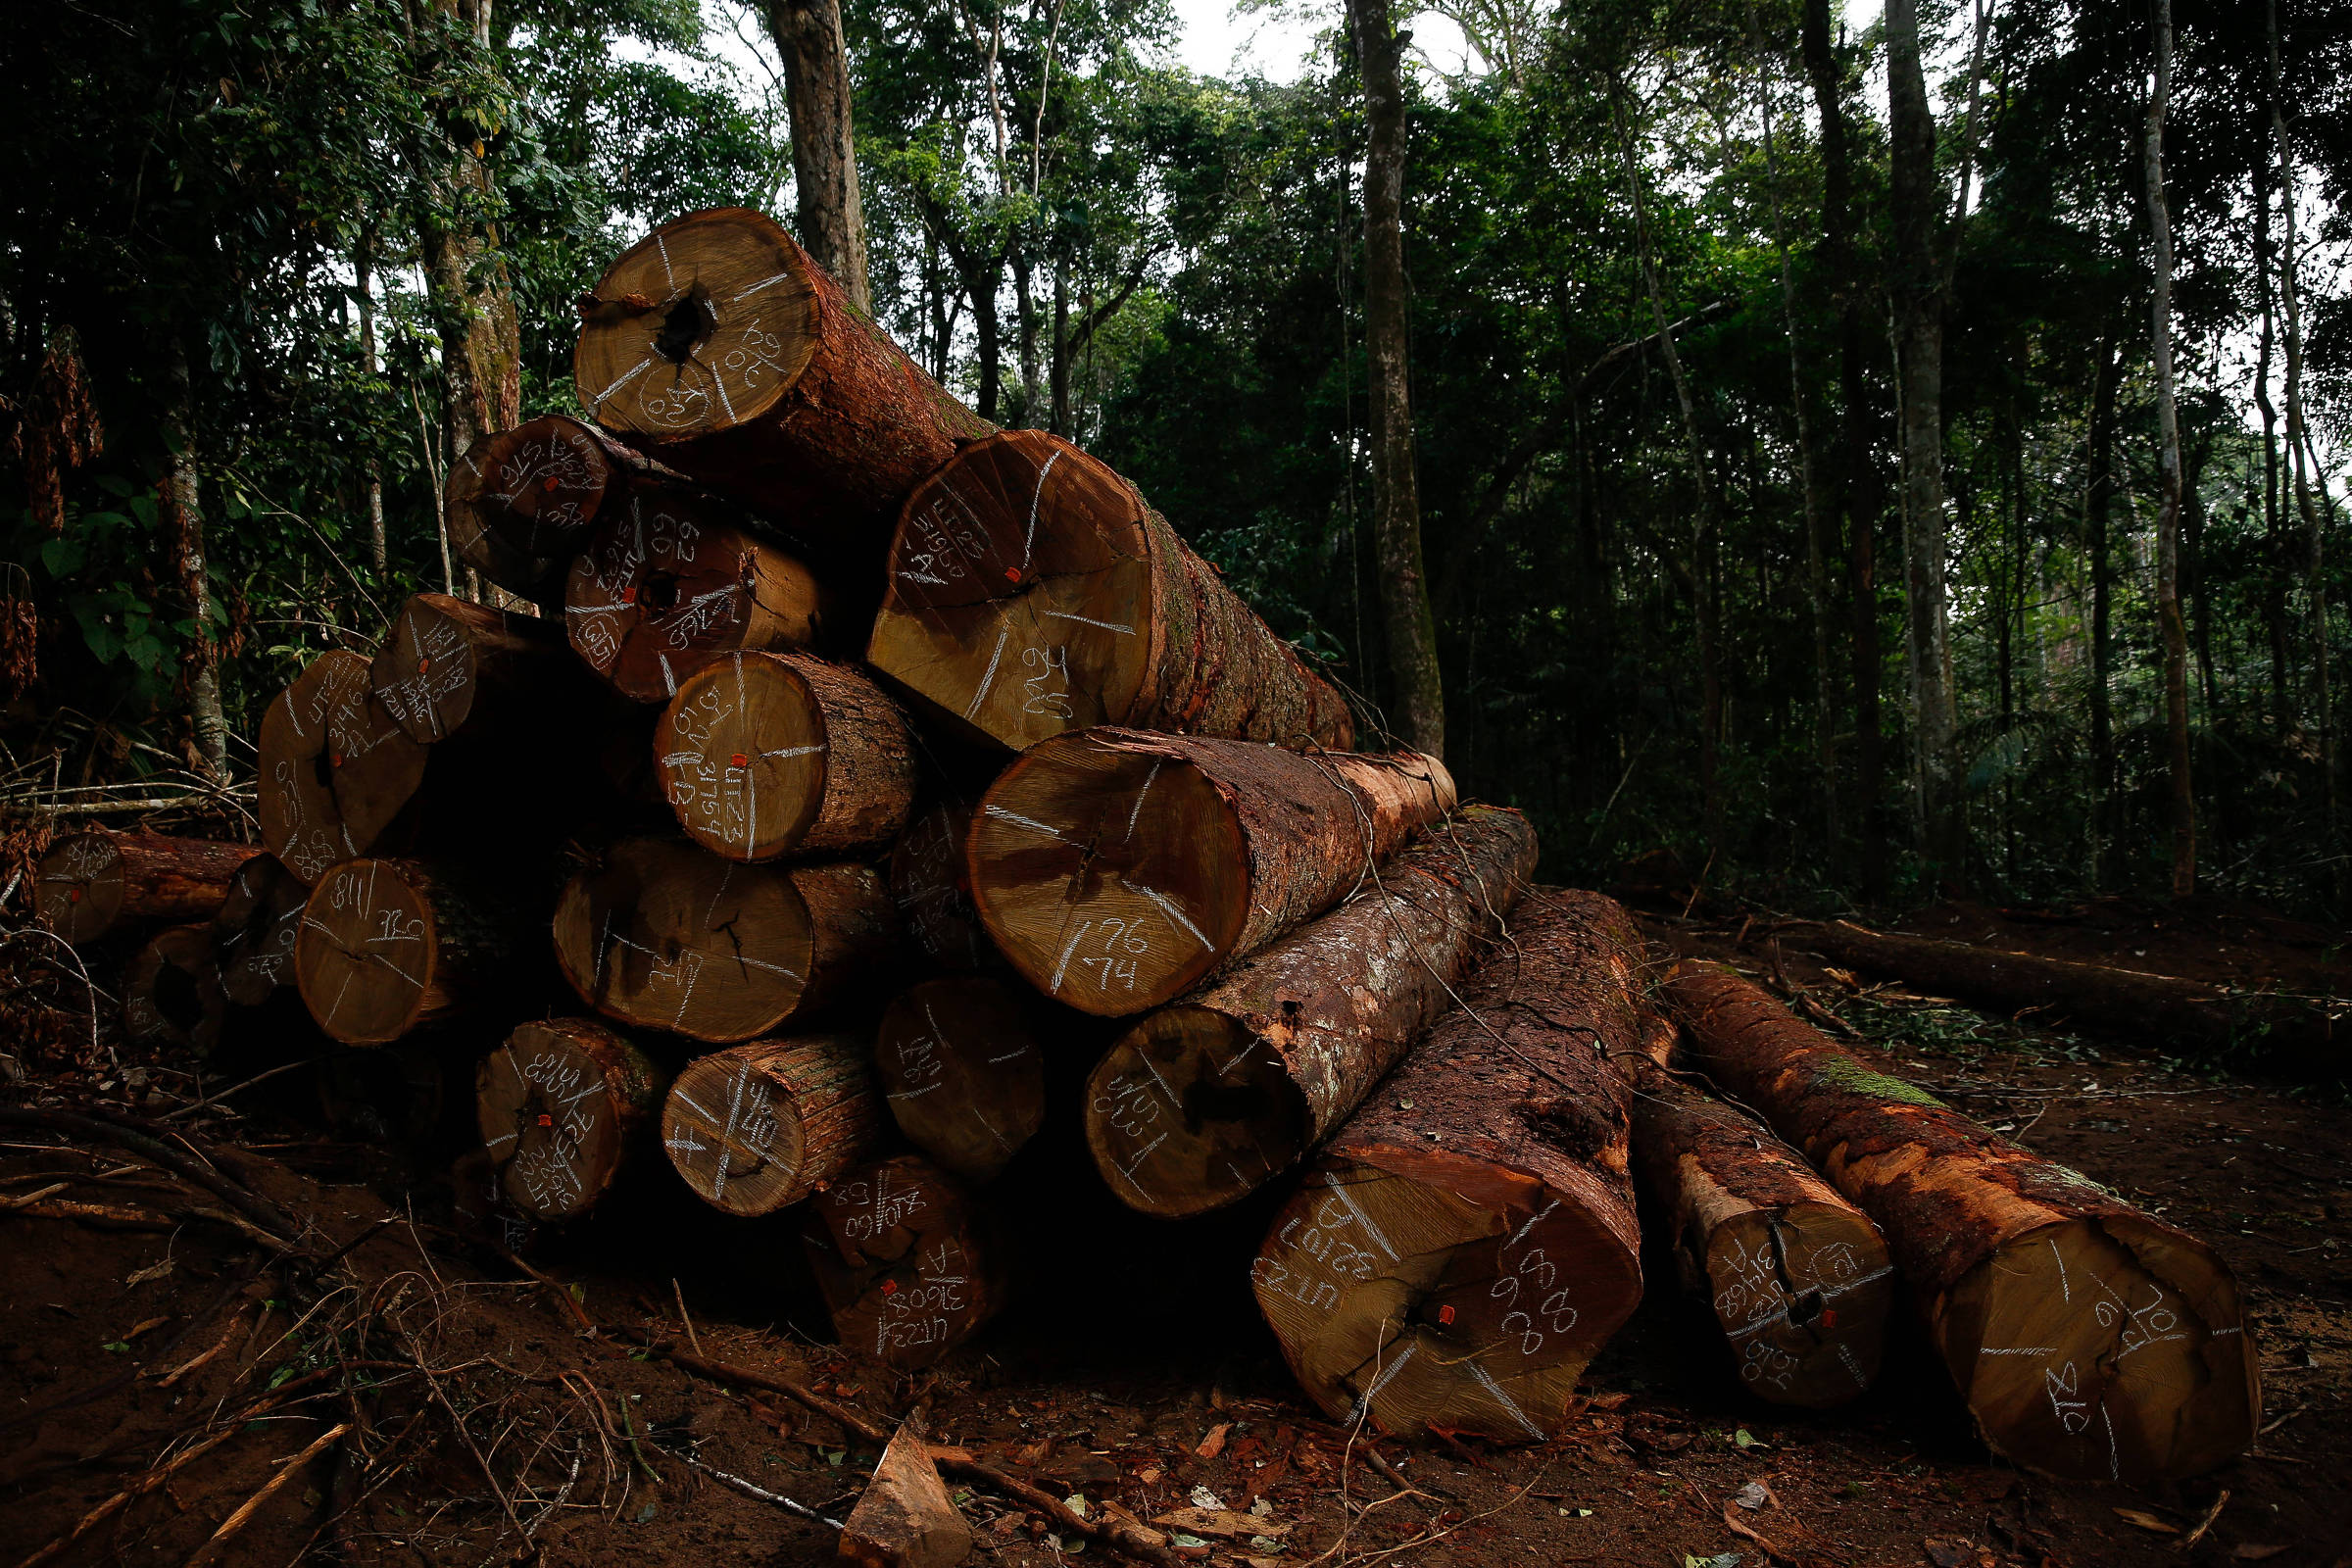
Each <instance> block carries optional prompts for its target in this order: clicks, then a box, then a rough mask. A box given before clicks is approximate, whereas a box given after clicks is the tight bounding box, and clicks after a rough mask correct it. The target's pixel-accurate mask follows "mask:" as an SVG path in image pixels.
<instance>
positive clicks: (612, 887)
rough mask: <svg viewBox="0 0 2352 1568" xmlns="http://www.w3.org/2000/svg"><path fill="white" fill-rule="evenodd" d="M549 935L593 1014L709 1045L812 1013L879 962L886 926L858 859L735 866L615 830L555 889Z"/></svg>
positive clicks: (889, 939)
mask: <svg viewBox="0 0 2352 1568" xmlns="http://www.w3.org/2000/svg"><path fill="white" fill-rule="evenodd" d="M555 941H556V957H557V960H558V961H559V962H560V963H561V964H562V965H563V967H564V978H566V979H567V980H569V981H570V982H571V985H572V989H573V990H575V991H577V992H578V993H579V994H580V998H581V1000H582V1001H584V1002H586V1003H587V1004H588V1005H590V1006H592V1007H594V1008H596V1010H597V1011H599V1012H601V1013H604V1014H605V1015H606V1016H608V1017H612V1018H617V1019H619V1020H620V1021H621V1022H622V1023H626V1024H633V1025H635V1026H637V1027H638V1028H641V1029H664V1030H667V1031H669V1032H670V1033H672V1034H681V1035H685V1036H687V1037H688V1038H689V1039H693V1040H705V1041H711V1042H713V1043H717V1042H725V1041H736V1040H750V1039H753V1038H754V1037H756V1036H760V1035H766V1034H773V1033H774V1032H775V1031H776V1030H778V1029H779V1028H781V1027H782V1026H783V1025H784V1023H785V1022H786V1020H788V1019H799V1018H806V1017H809V1016H812V1015H814V1014H815V1013H817V1012H818V1011H820V1010H821V1009H822V1008H823V1007H824V1006H825V1005H827V1003H828V1002H830V1001H832V1000H833V999H834V998H835V997H837V996H840V995H842V994H844V992H845V991H846V990H848V989H851V988H854V987H855V986H856V984H857V982H858V981H860V980H862V979H866V978H869V977H870V976H872V975H873V974H874V973H875V972H876V971H877V970H879V969H880V968H881V967H882V966H884V965H886V964H887V963H888V961H889V959H890V956H891V955H892V953H893V952H894V951H895V947H896V943H897V921H896V920H895V919H894V918H893V915H892V911H891V907H890V895H889V893H888V892H887V891H886V890H885V889H884V888H883V886H882V879H881V878H880V877H879V876H877V875H876V874H875V873H874V872H873V870H872V869H871V868H870V867H867V866H863V865H857V864H839V865H796V866H779V865H744V864H742V863H740V862H738V861H733V860H722V859H720V858H718V857H716V856H714V855H711V854H710V853H708V852H706V851H704V850H700V849H697V848H695V847H694V846H693V845H691V844H680V843H675V842H672V841H669V840H665V839H624V840H622V841H621V842H620V843H618V844H615V845H614V846H613V848H612V849H610V850H609V851H607V852H606V853H605V856H604V858H603V860H602V862H601V863H600V864H598V865H596V866H593V867H591V868H589V869H587V870H584V871H582V872H580V873H579V874H578V875H577V876H574V877H573V878H572V879H571V881H570V882H569V883H568V884H567V885H566V886H565V887H564V893H563V896H562V898H560V899H559V900H558V901H557V904H556V918H555Z"/></svg>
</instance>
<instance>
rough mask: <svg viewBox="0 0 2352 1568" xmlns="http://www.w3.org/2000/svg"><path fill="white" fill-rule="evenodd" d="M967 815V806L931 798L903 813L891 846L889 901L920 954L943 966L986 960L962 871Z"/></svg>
mask: <svg viewBox="0 0 2352 1568" xmlns="http://www.w3.org/2000/svg"><path fill="white" fill-rule="evenodd" d="M971 819H972V813H971V811H970V810H969V809H967V808H964V807H962V806H958V805H956V804H955V803H953V802H950V801H936V802H933V803H932V804H931V805H929V806H927V807H924V808H923V809H920V810H918V811H916V812H915V813H914V814H913V816H911V817H910V818H908V820H907V826H906V827H905V828H904V829H903V830H902V831H901V832H900V834H899V836H898V839H897V840H896V841H895V842H894V843H893V844H892V845H891V850H890V896H891V901H892V902H893V903H894V904H896V905H897V906H898V907H899V915H900V918H901V919H903V920H904V921H905V922H906V925H907V932H908V934H909V935H911V936H912V937H913V938H914V942H915V945H916V946H917V947H919V948H920V949H921V950H922V952H923V956H925V957H927V958H929V959H931V961H933V962H934V963H937V964H939V965H940V966H941V967H942V968H948V969H977V968H980V967H982V966H983V965H984V964H986V963H987V962H988V961H989V954H990V948H989V943H988V939H987V938H986V937H985V936H983V935H982V933H981V927H980V914H979V911H978V910H976V909H975V908H973V907H972V901H971V895H970V893H969V891H968V888H967V884H966V879H965V874H964V835H965V833H966V832H967V831H968V830H969V828H970V826H971Z"/></svg>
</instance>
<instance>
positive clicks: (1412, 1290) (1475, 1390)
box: [1250, 1151, 1642, 1443]
mask: <svg viewBox="0 0 2352 1568" xmlns="http://www.w3.org/2000/svg"><path fill="white" fill-rule="evenodd" d="M1395 1163H1396V1164H1397V1167H1398V1168H1397V1169H1387V1168H1382V1167H1380V1166H1375V1165H1371V1164H1365V1163H1361V1162H1358V1161H1353V1160H1348V1161H1338V1162H1332V1163H1328V1164H1326V1165H1323V1166H1321V1167H1318V1169H1317V1170H1316V1171H1315V1172H1314V1173H1313V1174H1312V1175H1310V1176H1309V1177H1308V1179H1307V1181H1306V1182H1305V1184H1304V1185H1302V1186H1301V1187H1300V1188H1299V1191H1298V1193H1297V1194H1296V1195H1294V1196H1293V1197H1292V1199H1291V1200H1290V1201H1289V1202H1288V1203H1286V1204H1285V1205H1284V1206H1283V1208H1282V1210H1281V1211H1280V1212H1279V1213H1278V1214H1276V1215H1275V1218H1274V1222H1273V1225H1272V1226H1271V1227H1270V1229H1269V1230H1268V1232H1267V1235H1266V1240H1265V1244H1264V1246H1263V1247H1261V1248H1260V1249H1259V1251H1258V1256H1257V1259H1256V1261H1255V1262H1254V1263H1253V1264H1252V1265H1251V1268H1250V1279H1251V1283H1252V1284H1253V1286H1254V1288H1255V1290H1256V1293H1257V1303H1258V1307H1259V1310H1261V1311H1262V1312H1263V1313H1264V1314H1265V1317H1266V1321H1267V1323H1268V1324H1269V1325H1271V1326H1272V1328H1273V1330H1274V1334H1275V1337H1276V1338H1277V1339H1278V1340H1279V1341H1281V1343H1282V1348H1283V1354H1284V1356H1285V1357H1286V1358H1287V1359H1288V1360H1289V1361H1290V1364H1291V1370H1292V1371H1293V1372H1294V1373H1295V1374H1296V1375H1297V1376H1298V1378H1299V1383H1300V1384H1301V1386H1303V1387H1304V1388H1305V1390H1306V1392H1307V1393H1308V1394H1309V1395H1310V1396H1312V1397H1313V1398H1314V1399H1315V1401H1316V1403H1318V1404H1319V1405H1321V1406H1322V1407H1323V1409H1324V1411H1325V1413H1327V1414H1328V1415H1330V1416H1331V1418H1332V1419H1333V1420H1335V1421H1341V1422H1349V1421H1352V1420H1354V1419H1355V1418H1356V1416H1357V1415H1358V1413H1359V1412H1364V1411H1367V1410H1368V1413H1369V1416H1370V1419H1371V1420H1372V1422H1373V1423H1374V1424H1375V1425H1376V1426H1378V1427H1379V1428H1380V1429H1381V1430H1382V1431H1385V1432H1395V1433H1419V1432H1423V1431H1426V1430H1427V1429H1429V1428H1430V1427H1433V1426H1434V1427H1437V1428H1440V1429H1442V1430H1444V1431H1448V1432H1475V1433H1479V1434H1482V1435H1484V1436H1487V1437H1491V1438H1495V1439H1497V1440H1500V1441H1505V1442H1520V1443H1531V1442H1542V1441H1544V1439H1546V1438H1549V1437H1552V1436H1555V1435H1556V1434H1557V1433H1558V1432H1559V1430H1560V1426H1561V1423H1562V1421H1563V1420H1564V1419H1565V1418H1566V1415H1567V1409H1568V1404H1569V1400H1570V1399H1571V1398H1572V1397H1573V1396H1574V1395H1575V1392H1576V1382H1577V1379H1578V1378H1579V1377H1580V1376H1581V1375H1582V1374H1583V1372H1584V1369H1585V1364H1586V1363H1587V1362H1588V1361H1590V1360H1591V1359H1592V1358H1593V1353H1594V1352H1595V1351H1597V1350H1598V1349H1599V1348H1600V1347H1601V1346H1602V1345H1603V1344H1605V1343H1607V1341H1608V1339H1609V1337H1610V1336H1611V1335H1612V1334H1614V1333H1615V1332H1616V1331H1617V1329H1618V1327H1619V1326H1620V1325H1622V1324H1623V1323H1624V1321H1625V1320H1626V1318H1627V1317H1629V1316H1630V1315H1632V1312H1633V1310H1634V1307H1635V1306H1636V1305H1637V1304H1638V1303H1639V1302H1640V1300H1641V1298H1642V1278H1641V1271H1640V1266H1639V1263H1638V1262H1637V1261H1636V1260H1635V1258H1634V1257H1633V1255H1632V1253H1631V1252H1630V1251H1629V1250H1628V1249H1627V1248H1626V1246H1625V1244H1624V1242H1623V1240H1622V1239H1621V1238H1620V1237H1619V1236H1618V1235H1617V1234H1616V1233H1615V1232H1614V1231H1613V1230H1611V1229H1610V1228H1609V1227H1608V1226H1607V1225H1606V1224H1604V1223H1602V1222H1601V1221H1600V1220H1599V1219H1597V1218H1596V1217H1595V1216H1594V1215H1593V1213H1592V1212H1591V1211H1590V1210H1589V1209H1587V1208H1586V1207H1585V1206H1584V1205H1582V1204H1580V1203H1578V1202H1576V1201H1572V1200H1566V1199H1563V1198H1562V1197H1561V1196H1560V1195H1557V1194H1553V1193H1550V1192H1548V1191H1546V1190H1544V1189H1543V1188H1541V1187H1539V1186H1537V1185H1536V1184H1534V1183H1519V1184H1515V1185H1514V1189H1513V1191H1511V1192H1510V1193H1508V1194H1504V1193H1499V1192H1495V1191H1494V1189H1495V1187H1496V1185H1497V1184H1496V1182H1495V1173H1494V1172H1493V1171H1492V1170H1491V1169H1488V1168H1485V1167H1482V1166H1480V1165H1479V1164H1478V1163H1477V1162H1476V1161H1472V1160H1455V1161H1449V1160H1447V1159H1446V1157H1445V1156H1443V1155H1437V1154H1422V1153H1419V1152H1412V1151H1400V1152H1399V1157H1398V1159H1397V1161H1396V1162H1395ZM1469 1194H1479V1195H1481V1196H1482V1197H1488V1196H1490V1195H1491V1199H1490V1201H1478V1199H1476V1198H1473V1197H1471V1196H1466V1195H1469Z"/></svg>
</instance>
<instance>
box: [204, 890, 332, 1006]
mask: <svg viewBox="0 0 2352 1568" xmlns="http://www.w3.org/2000/svg"><path fill="white" fill-rule="evenodd" d="M310 896H311V890H310V889H309V888H307V887H304V886H303V885H302V883H301V882H300V881H299V880H298V879H297V878H296V877H295V875H294V873H293V872H291V871H289V870H287V869H286V868H285V865H284V864H283V863H282V862H281V861H280V860H279V859H278V858H277V857H276V856H274V855H257V856H254V857H253V858H251V859H249V860H247V861H246V862H245V863H244V864H243V865H241V866H239V867H237V874H236V875H235V876H233V877H231V878H229V882H228V897H227V898H226V899H224V900H222V901H221V912H220V913H219V914H218V915H216V916H215V917H214V928H215V930H216V931H218V933H219V934H220V949H221V990H223V991H225V992H226V993H227V994H228V1000H229V1001H231V1002H233V1003H235V1004H237V1005H239V1006H244V1007H258V1006H260V1005H262V1004H263V1003H265V1002H268V1001H269V1000H270V993H271V992H272V991H275V990H276V989H277V988H278V987H279V986H283V985H291V984H293V982H294V943H295V940H296V939H297V938H298V937H300V936H301V935H302V909H303V906H304V904H306V903H307V902H308V901H309V899H310Z"/></svg>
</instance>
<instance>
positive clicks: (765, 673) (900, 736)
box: [655, 653, 914, 860]
mask: <svg viewBox="0 0 2352 1568" xmlns="http://www.w3.org/2000/svg"><path fill="white" fill-rule="evenodd" d="M655 744H656V748H657V750H658V752H659V760H660V764H661V768H662V791H663V794H664V796H665V797H666V798H667V800H668V802H669V806H670V809H671V810H672V811H674V812H676V813H677V818H678V825H679V826H680V827H683V828H684V829H685V830H686V836H687V837H688V838H691V839H693V840H694V841H695V842H696V843H697V844H700V845H701V846H702V847H703V848H704V849H707V850H709V851H710V852H711V854H713V855H718V856H724V857H725V858H728V859H731V860H772V859H774V858H776V857H777V856H780V855H785V854H794V853H797V854H800V855H805V856H807V855H841V854H847V853H850V852H852V851H858V850H871V849H875V848H877V847H879V846H881V845H883V844H886V843H888V842H889V841H890V840H891V839H892V838H894V837H896V836H897V834H898V832H899V830H900V829H901V828H903V827H905V826H906V825H907V813H908V812H909V811H910V810H911V809H913V805H914V737H913V735H912V734H911V733H910V732H909V731H908V730H907V720H906V717H905V716H904V715H903V714H901V713H900V711H899V710H898V707H897V705H895V704H893V703H892V702H891V700H890V699H889V698H888V697H886V696H884V695H883V693H882V691H881V689H880V688H879V687H877V686H875V684H874V683H873V682H872V681H870V680H868V679H867V678H866V677H865V676H864V675H862V674H861V673H859V672H858V670H856V669H854V668H852V667H850V666H849V665H846V664H834V663H828V662H825V661H824V660H821V659H817V658H814V657H812V656H810V655H808V654H796V653H752V654H732V655H729V656H727V657H726V658H724V659H722V660H720V661H718V662H715V663H711V664H709V665H707V666H705V668H704V669H703V671H702V672H701V673H700V674H698V675H694V676H691V677H689V678H688V679H687V680H686V681H685V683H684V684H682V685H681V686H679V688H678V695H677V696H676V697H674V698H672V699H671V700H670V704H669V708H668V710H667V711H665V712H664V713H663V714H662V728H661V730H660V731H659V733H658V735H657V737H656V742H655Z"/></svg>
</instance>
